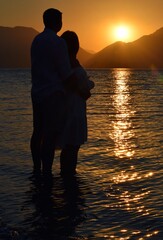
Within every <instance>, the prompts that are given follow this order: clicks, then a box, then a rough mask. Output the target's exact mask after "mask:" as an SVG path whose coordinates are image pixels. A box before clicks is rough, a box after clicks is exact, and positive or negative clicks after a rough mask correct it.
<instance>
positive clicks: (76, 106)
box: [59, 66, 94, 147]
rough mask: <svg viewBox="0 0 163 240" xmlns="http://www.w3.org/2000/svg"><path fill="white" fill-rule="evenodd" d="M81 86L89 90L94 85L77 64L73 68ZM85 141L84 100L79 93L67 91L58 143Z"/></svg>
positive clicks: (85, 119)
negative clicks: (65, 109) (65, 108)
mask: <svg viewBox="0 0 163 240" xmlns="http://www.w3.org/2000/svg"><path fill="white" fill-rule="evenodd" d="M74 71H75V73H76V76H77V77H78V80H79V86H80V87H81V88H83V87H87V88H88V89H89V90H90V89H92V88H93V87H94V82H93V81H91V80H89V78H88V76H87V73H86V71H85V70H84V68H83V67H81V66H79V67H77V68H75V69H74ZM86 141H87V115H86V100H84V99H83V98H82V97H81V96H80V95H79V94H77V93H75V92H72V91H69V92H68V93H67V116H66V123H65V127H64V129H63V132H62V134H61V136H60V140H59V145H60V146H61V147H64V146H65V145H67V144H71V145H81V144H84V142H86Z"/></svg>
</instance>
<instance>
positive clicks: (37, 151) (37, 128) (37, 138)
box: [30, 103, 42, 173]
mask: <svg viewBox="0 0 163 240" xmlns="http://www.w3.org/2000/svg"><path fill="white" fill-rule="evenodd" d="M39 108H40V106H39V104H36V103H33V133H32V137H31V141H30V148H31V154H32V160H33V170H34V172H35V173H38V172H40V170H41V142H42V119H41V113H40V109H39Z"/></svg>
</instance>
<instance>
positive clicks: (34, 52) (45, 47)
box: [31, 28, 72, 101]
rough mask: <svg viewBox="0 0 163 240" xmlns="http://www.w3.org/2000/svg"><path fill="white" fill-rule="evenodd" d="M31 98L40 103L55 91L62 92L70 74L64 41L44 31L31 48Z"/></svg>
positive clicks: (52, 32) (54, 34)
mask: <svg viewBox="0 0 163 240" xmlns="http://www.w3.org/2000/svg"><path fill="white" fill-rule="evenodd" d="M31 72H32V97H33V98H34V99H35V100H36V101H42V100H43V99H44V98H45V97H47V96H49V95H51V94H52V93H54V92H55V91H64V86H63V81H64V80H65V79H66V78H67V77H68V76H69V75H70V74H71V73H72V70H71V66H70V62H69V56H68V51H67V46H66V43H65V41H64V40H63V39H62V38H60V37H59V36H57V34H56V33H55V32H54V31H53V30H51V29H46V28H45V29H44V31H43V32H42V33H40V34H38V35H37V36H36V37H35V39H34V40H33V43H32V46H31Z"/></svg>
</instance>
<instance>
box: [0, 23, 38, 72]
mask: <svg viewBox="0 0 163 240" xmlns="http://www.w3.org/2000/svg"><path fill="white" fill-rule="evenodd" d="M37 34H38V32H37V31H36V30H34V29H33V28H27V27H14V28H10V27H0V36H1V38H0V67H1V68H16V67H18V68H19V67H20V68H23V67H29V66H30V46H31V42H32V40H33V38H34V37H35V36H36V35H37Z"/></svg>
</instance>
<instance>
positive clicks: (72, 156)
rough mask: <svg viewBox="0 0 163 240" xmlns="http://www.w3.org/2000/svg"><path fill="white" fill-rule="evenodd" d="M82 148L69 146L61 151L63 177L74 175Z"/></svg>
mask: <svg viewBox="0 0 163 240" xmlns="http://www.w3.org/2000/svg"><path fill="white" fill-rule="evenodd" d="M79 149H80V146H74V145H67V146H66V147H64V148H63V149H62V151H61V155H60V168H61V175H74V174H75V173H76V166H77V160H78V152H79Z"/></svg>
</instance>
